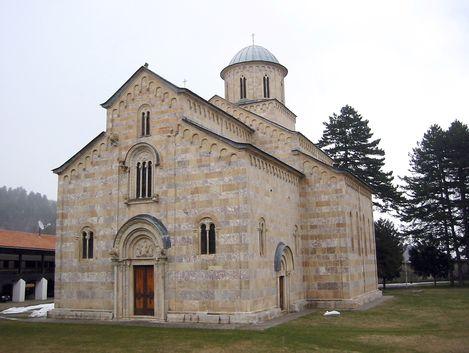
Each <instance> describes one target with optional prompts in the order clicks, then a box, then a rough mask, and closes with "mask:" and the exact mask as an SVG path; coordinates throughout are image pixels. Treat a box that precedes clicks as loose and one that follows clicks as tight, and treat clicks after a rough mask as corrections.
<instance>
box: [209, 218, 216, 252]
mask: <svg viewBox="0 0 469 353" xmlns="http://www.w3.org/2000/svg"><path fill="white" fill-rule="evenodd" d="M215 250H216V249H215V224H213V223H210V228H209V231H208V253H209V254H215Z"/></svg>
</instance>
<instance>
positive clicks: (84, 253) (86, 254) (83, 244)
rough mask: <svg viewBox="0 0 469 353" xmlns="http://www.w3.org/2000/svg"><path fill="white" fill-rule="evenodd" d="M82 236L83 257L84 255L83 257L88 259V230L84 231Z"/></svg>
mask: <svg viewBox="0 0 469 353" xmlns="http://www.w3.org/2000/svg"><path fill="white" fill-rule="evenodd" d="M81 237H82V244H81V250H82V251H81V257H82V258H83V259H86V258H87V256H88V251H87V250H88V245H87V244H88V242H87V240H86V232H83V233H82V234H81Z"/></svg>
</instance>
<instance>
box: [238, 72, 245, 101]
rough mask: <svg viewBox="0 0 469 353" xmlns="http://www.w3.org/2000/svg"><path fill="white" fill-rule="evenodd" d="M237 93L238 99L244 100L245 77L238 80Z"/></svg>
mask: <svg viewBox="0 0 469 353" xmlns="http://www.w3.org/2000/svg"><path fill="white" fill-rule="evenodd" d="M239 92H240V93H239V97H240V99H244V98H246V77H244V76H241V78H240V79H239Z"/></svg>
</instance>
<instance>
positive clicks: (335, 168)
mask: <svg viewBox="0 0 469 353" xmlns="http://www.w3.org/2000/svg"><path fill="white" fill-rule="evenodd" d="M292 152H295V153H301V154H302V155H304V156H306V157H308V158H310V159H313V160H314V161H315V162H317V163H320V164H322V165H323V166H325V167H328V168H331V169H332V170H333V171H335V172H337V173H339V174H345V175H347V176H349V177H351V178H352V179H355V181H357V182H358V183H360V184H362V185H363V186H365V187H366V188H367V189H368V190H369V191H370V192H371V193H372V194H375V193H376V192H375V189H374V188H373V187H372V186H371V185H370V184H368V182H367V181H366V180H363V179H362V178H360V177H359V176H357V175H355V174H354V173H353V172H352V171H350V170H349V169H346V168H341V167H338V166H337V165H336V164H334V165H329V164H327V163H324V162H323V161H321V160H319V159H317V158H315V157H313V156H311V155H310V154H307V153H304V152H303V151H301V150H299V149H296V148H295V149H293V150H292Z"/></svg>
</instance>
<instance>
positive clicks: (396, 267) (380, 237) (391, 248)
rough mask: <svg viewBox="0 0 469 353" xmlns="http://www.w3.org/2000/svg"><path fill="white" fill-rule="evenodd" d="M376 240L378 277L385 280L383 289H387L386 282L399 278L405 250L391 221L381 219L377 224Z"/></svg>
mask: <svg viewBox="0 0 469 353" xmlns="http://www.w3.org/2000/svg"><path fill="white" fill-rule="evenodd" d="M375 238H376V260H377V266H378V277H380V278H382V279H383V288H386V281H388V280H392V279H393V278H396V277H399V273H400V271H401V266H402V262H403V260H404V258H403V255H402V253H403V248H402V245H401V241H400V236H399V233H398V232H397V229H396V228H395V227H394V224H393V223H392V222H391V221H388V220H384V219H382V218H380V219H378V220H377V221H376V222H375Z"/></svg>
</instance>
